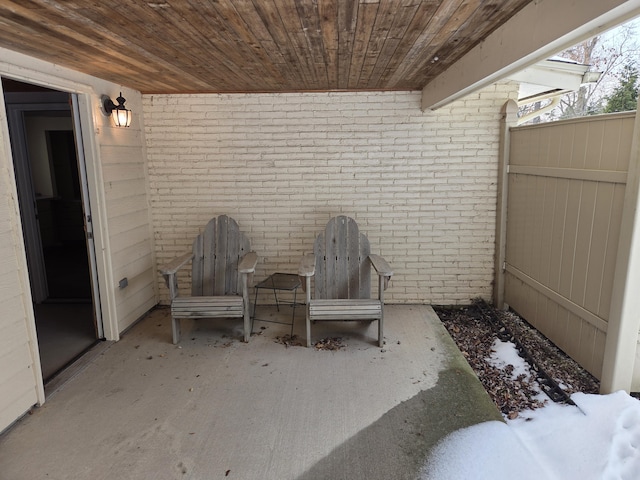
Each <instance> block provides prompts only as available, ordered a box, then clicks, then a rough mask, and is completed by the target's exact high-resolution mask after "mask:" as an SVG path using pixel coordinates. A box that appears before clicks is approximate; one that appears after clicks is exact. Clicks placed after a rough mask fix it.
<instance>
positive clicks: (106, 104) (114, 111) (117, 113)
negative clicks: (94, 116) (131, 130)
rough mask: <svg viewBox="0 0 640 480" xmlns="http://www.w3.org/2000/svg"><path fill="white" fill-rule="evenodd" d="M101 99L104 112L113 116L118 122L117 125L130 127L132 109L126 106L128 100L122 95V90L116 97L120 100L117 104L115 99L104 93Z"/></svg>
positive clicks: (114, 120) (115, 121)
mask: <svg viewBox="0 0 640 480" xmlns="http://www.w3.org/2000/svg"><path fill="white" fill-rule="evenodd" d="M101 100H102V108H103V109H104V114H105V115H107V116H112V117H113V122H114V123H115V124H116V127H128V126H129V125H131V110H128V109H127V107H125V106H124V102H126V100H125V99H124V98H123V97H122V92H120V96H119V97H118V98H116V101H117V102H118V104H117V105H116V104H115V103H113V100H111V98H109V97H108V96H107V95H103V96H102V99H101Z"/></svg>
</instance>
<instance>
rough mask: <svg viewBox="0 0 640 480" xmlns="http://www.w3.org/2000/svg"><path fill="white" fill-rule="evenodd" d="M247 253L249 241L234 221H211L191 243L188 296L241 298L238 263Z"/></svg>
mask: <svg viewBox="0 0 640 480" xmlns="http://www.w3.org/2000/svg"><path fill="white" fill-rule="evenodd" d="M249 251H250V242H249V239H248V238H247V237H246V236H245V235H244V234H243V233H242V232H241V231H240V229H239V227H238V223H237V222H236V221H235V220H234V219H233V218H230V217H228V216H227V215H220V216H219V217H217V218H216V217H214V218H212V219H211V220H210V221H209V223H207V226H206V227H205V229H204V231H203V232H202V233H201V234H200V235H198V236H197V237H196V239H195V240H194V242H193V257H194V258H193V270H192V273H191V275H192V277H191V295H192V296H203V295H204V296H211V295H213V296H215V295H241V292H242V286H241V285H240V284H239V281H240V278H239V276H238V262H239V261H240V259H241V258H242V257H243V256H244V255H245V254H246V253H248V252H249Z"/></svg>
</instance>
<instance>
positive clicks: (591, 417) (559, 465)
mask: <svg viewBox="0 0 640 480" xmlns="http://www.w3.org/2000/svg"><path fill="white" fill-rule="evenodd" d="M494 352H495V354H493V355H492V357H491V359H490V361H491V362H493V363H494V365H495V366H498V367H499V368H504V367H506V366H507V365H513V367H514V373H513V374H514V375H515V376H517V375H520V374H524V375H529V370H528V366H527V365H526V362H524V360H523V359H522V358H520V357H519V356H518V354H517V350H516V348H515V346H514V345H513V344H512V343H509V342H506V343H505V342H501V341H499V340H497V341H496V343H495V344H494ZM571 399H572V400H573V402H574V403H575V404H576V406H573V405H561V404H556V403H553V402H551V401H549V402H548V403H547V405H546V406H545V407H544V408H540V409H537V410H531V411H527V412H524V413H522V414H521V415H520V417H518V418H516V419H515V420H507V421H506V423H501V422H487V423H482V424H479V425H474V426H472V427H469V428H466V429H463V430H459V431H457V432H454V433H452V434H451V435H449V436H448V437H447V438H445V439H444V440H443V441H442V442H441V443H440V444H439V445H438V446H437V447H436V448H435V449H434V451H433V453H432V455H431V457H430V458H429V459H428V460H427V462H426V463H425V465H424V467H423V468H422V471H421V477H420V478H421V479H422V480H435V479H439V480H440V479H445V478H446V479H447V480H457V479H460V480H462V479H464V480H468V479H475V480H484V479H487V480H489V479H491V480H511V479H514V478H517V479H519V480H556V479H557V480H573V479H575V480H638V479H640V401H638V400H636V399H635V398H633V397H631V396H630V395H628V394H627V393H625V392H617V393H613V394H610V395H590V394H589V395H588V394H583V393H576V394H574V395H572V396H571Z"/></svg>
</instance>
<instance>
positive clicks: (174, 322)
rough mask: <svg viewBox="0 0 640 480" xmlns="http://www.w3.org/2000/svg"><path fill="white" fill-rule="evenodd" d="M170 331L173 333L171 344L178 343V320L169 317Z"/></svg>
mask: <svg viewBox="0 0 640 480" xmlns="http://www.w3.org/2000/svg"><path fill="white" fill-rule="evenodd" d="M171 330H172V333H173V344H174V345H176V344H177V343H180V319H179V318H175V317H171Z"/></svg>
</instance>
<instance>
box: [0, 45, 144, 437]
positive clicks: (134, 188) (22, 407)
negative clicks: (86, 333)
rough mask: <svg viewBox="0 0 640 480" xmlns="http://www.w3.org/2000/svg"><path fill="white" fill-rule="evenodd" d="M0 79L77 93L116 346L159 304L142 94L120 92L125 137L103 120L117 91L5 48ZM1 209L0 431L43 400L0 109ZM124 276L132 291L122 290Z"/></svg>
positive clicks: (105, 309) (108, 324) (109, 326)
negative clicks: (105, 104) (104, 101)
mask: <svg viewBox="0 0 640 480" xmlns="http://www.w3.org/2000/svg"><path fill="white" fill-rule="evenodd" d="M0 76H3V77H4V76H6V77H9V78H14V79H16V80H21V81H25V82H32V83H37V84H41V85H45V86H50V87H51V88H55V89H58V90H62V91H68V92H77V93H80V94H82V95H81V100H82V101H81V110H83V115H84V117H85V118H84V120H85V122H84V124H83V137H84V142H85V151H87V152H88V154H89V157H88V160H87V169H88V173H89V184H90V189H91V203H92V212H93V219H94V227H95V229H96V254H97V257H98V258H97V262H98V272H99V276H100V283H101V285H100V286H101V303H102V313H103V318H104V324H105V325H104V326H105V333H106V335H107V338H110V339H115V338H117V337H118V334H119V332H121V331H122V330H124V329H125V328H126V327H128V326H129V325H131V324H132V323H133V322H134V321H135V320H136V319H137V318H139V317H140V316H141V315H142V314H143V313H144V312H146V311H147V310H148V309H149V308H150V307H152V306H153V305H154V304H155V303H156V283H155V274H154V272H155V267H154V259H153V245H152V235H151V227H150V216H149V206H148V197H147V182H146V164H145V152H144V139H143V131H144V124H143V116H142V104H141V96H140V93H139V92H135V91H131V90H125V89H122V90H123V94H124V97H125V98H127V106H128V107H129V108H131V109H132V110H133V111H134V119H133V125H132V127H131V128H129V129H126V130H124V129H116V128H115V127H112V126H111V124H110V121H109V119H108V118H106V117H105V116H103V115H102V114H101V113H100V95H101V94H108V95H110V96H111V97H112V98H115V97H116V96H117V95H118V93H119V92H120V89H121V87H120V86H119V85H114V84H112V83H109V82H105V81H103V80H99V79H96V78H92V77H89V76H87V75H82V74H79V73H77V72H73V71H70V70H66V69H63V68H60V67H58V66H56V65H53V64H50V63H47V62H42V61H39V60H36V59H33V58H30V57H27V56H24V55H20V54H17V53H15V52H11V51H9V50H4V49H0ZM85 100H86V101H87V102H88V103H87V102H85ZM0 106H2V107H4V104H3V103H2V102H0ZM0 202H1V203H0V265H2V268H1V269H0V430H2V429H4V428H5V427H6V426H7V425H9V424H10V423H11V422H13V421H14V420H15V419H16V418H18V417H19V416H20V415H21V414H22V413H24V412H25V411H27V410H28V409H29V408H30V407H31V406H32V405H33V404H35V403H37V402H42V401H43V400H44V397H43V395H44V394H43V388H42V381H41V377H40V365H39V360H38V352H37V342H36V339H35V336H34V332H35V324H34V319H33V312H32V309H31V294H30V290H29V285H28V276H27V274H26V261H25V258H24V246H23V243H22V234H21V226H20V219H19V216H18V215H19V213H18V206H17V203H16V197H15V180H14V178H13V165H12V159H11V152H10V148H9V142H8V133H7V124H6V115H5V110H4V108H0ZM123 277H127V278H128V279H129V286H128V287H127V288H125V289H123V290H119V289H118V280H119V279H121V278H123Z"/></svg>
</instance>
